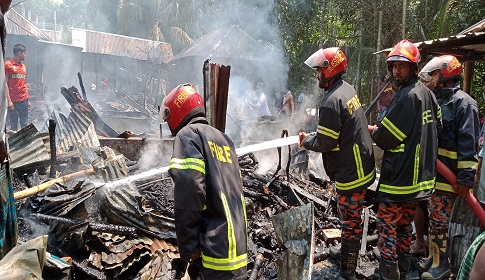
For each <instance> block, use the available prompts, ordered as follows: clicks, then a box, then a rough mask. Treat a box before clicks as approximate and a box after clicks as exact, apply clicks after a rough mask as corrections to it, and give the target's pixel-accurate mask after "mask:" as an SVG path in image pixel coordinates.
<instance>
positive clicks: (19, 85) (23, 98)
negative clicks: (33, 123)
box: [5, 44, 30, 131]
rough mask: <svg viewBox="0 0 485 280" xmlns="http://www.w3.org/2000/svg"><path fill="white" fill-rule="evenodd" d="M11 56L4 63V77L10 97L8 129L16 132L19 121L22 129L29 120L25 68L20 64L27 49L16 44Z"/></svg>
mask: <svg viewBox="0 0 485 280" xmlns="http://www.w3.org/2000/svg"><path fill="white" fill-rule="evenodd" d="M13 54H14V57H13V58H11V59H10V60H8V61H6V62H5V76H6V78H7V86H8V91H9V95H10V96H9V97H10V100H9V102H8V109H9V112H8V115H9V119H10V128H11V129H12V130H14V131H16V130H17V129H18V124H19V120H20V128H24V127H25V126H27V121H28V119H29V110H30V101H29V92H28V90H27V82H26V79H25V76H26V74H27V68H26V67H25V64H23V63H22V61H24V60H25V57H26V56H27V48H26V47H25V46H24V45H21V44H17V45H15V46H14V47H13Z"/></svg>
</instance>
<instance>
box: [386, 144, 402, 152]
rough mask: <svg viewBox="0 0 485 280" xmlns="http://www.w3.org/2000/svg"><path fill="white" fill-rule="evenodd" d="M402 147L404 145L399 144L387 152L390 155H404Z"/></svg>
mask: <svg viewBox="0 0 485 280" xmlns="http://www.w3.org/2000/svg"><path fill="white" fill-rule="evenodd" d="M404 146H405V145H404V144H401V145H399V146H397V147H396V148H394V149H390V150H388V151H389V152H391V153H404Z"/></svg>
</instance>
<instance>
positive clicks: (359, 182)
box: [335, 170, 375, 191]
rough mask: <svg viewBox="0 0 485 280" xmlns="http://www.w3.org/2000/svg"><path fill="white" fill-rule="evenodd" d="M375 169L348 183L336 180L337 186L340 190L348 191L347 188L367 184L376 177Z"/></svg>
mask: <svg viewBox="0 0 485 280" xmlns="http://www.w3.org/2000/svg"><path fill="white" fill-rule="evenodd" d="M374 172H375V171H374V170H372V172H371V173H369V174H367V175H366V176H364V177H362V178H359V179H357V180H355V181H352V182H347V183H340V182H337V181H335V187H336V188H337V189H339V190H342V191H346V190H351V189H354V188H358V187H360V186H362V185H364V184H367V183H368V182H369V181H370V180H372V179H373V178H374Z"/></svg>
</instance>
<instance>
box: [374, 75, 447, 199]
mask: <svg viewBox="0 0 485 280" xmlns="http://www.w3.org/2000/svg"><path fill="white" fill-rule="evenodd" d="M440 128H441V109H440V107H439V105H438V103H437V102H436V98H435V96H434V94H433V92H431V91H430V90H429V89H428V88H427V87H426V86H425V85H424V84H423V83H421V82H420V81H418V79H417V77H416V76H412V77H411V78H410V79H409V80H408V81H407V82H405V83H404V84H403V85H402V86H401V87H400V88H399V90H398V91H397V92H396V93H395V94H394V96H393V97H392V101H391V106H390V107H389V109H388V111H387V114H386V116H385V117H384V119H383V120H382V122H381V123H379V126H378V128H377V129H376V130H374V133H373V134H372V138H373V139H374V141H375V143H376V144H377V146H379V147H380V148H381V149H383V150H384V156H383V158H382V166H381V175H380V179H379V185H378V189H377V197H376V198H377V200H380V201H385V202H411V201H420V200H424V199H426V198H428V197H429V196H430V195H431V193H432V191H433V188H434V183H435V172H436V157H437V153H438V134H437V133H438V132H437V129H440Z"/></svg>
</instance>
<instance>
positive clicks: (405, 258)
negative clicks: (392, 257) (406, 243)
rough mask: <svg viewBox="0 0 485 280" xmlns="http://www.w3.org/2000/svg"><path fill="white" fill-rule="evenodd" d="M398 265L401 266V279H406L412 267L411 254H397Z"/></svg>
mask: <svg viewBox="0 0 485 280" xmlns="http://www.w3.org/2000/svg"><path fill="white" fill-rule="evenodd" d="M397 267H398V268H399V275H400V277H401V279H406V275H407V273H408V272H409V270H410V269H411V255H410V254H397Z"/></svg>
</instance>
